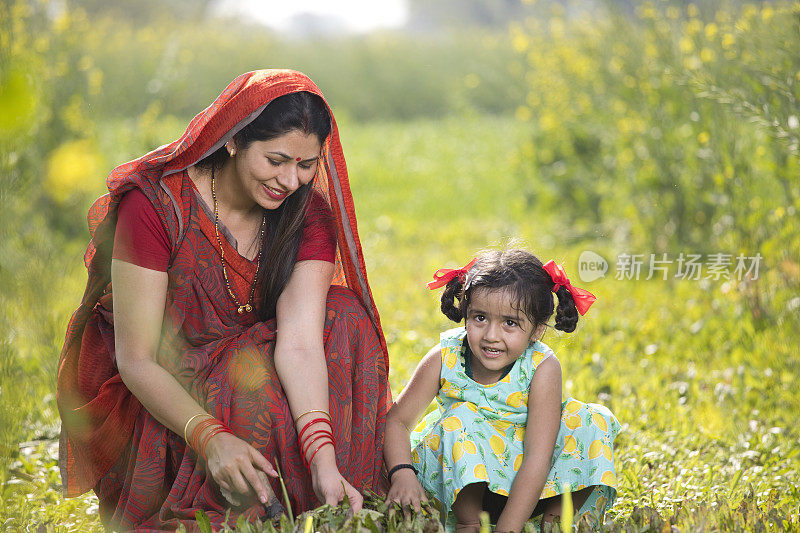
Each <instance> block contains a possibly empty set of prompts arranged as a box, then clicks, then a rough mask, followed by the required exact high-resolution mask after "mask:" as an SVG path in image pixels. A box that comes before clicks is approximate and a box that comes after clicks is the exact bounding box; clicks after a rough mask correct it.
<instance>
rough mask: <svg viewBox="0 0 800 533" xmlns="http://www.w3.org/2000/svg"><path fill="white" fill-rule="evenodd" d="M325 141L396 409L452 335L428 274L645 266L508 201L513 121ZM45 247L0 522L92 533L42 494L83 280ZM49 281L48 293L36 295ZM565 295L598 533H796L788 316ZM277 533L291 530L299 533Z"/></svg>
mask: <svg viewBox="0 0 800 533" xmlns="http://www.w3.org/2000/svg"><path fill="white" fill-rule="evenodd" d="M342 138H343V142H344V148H345V153H346V154H347V156H348V163H349V171H350V178H351V186H352V189H353V194H354V197H355V201H356V210H357V214H358V218H359V233H360V235H361V240H362V244H363V246H364V251H365V255H366V260H367V264H368V268H369V274H370V282H371V286H372V289H373V292H374V294H375V297H376V300H377V302H378V306H379V310H380V312H381V315H382V320H383V325H384V331H385V333H386V337H387V341H388V343H389V351H390V357H391V364H392V366H391V374H390V379H391V384H392V389H393V391H394V393H395V394H397V393H398V392H399V391H400V390H401V388H402V386H403V384H404V383H405V382H406V380H407V379H408V377H409V375H410V373H411V372H412V371H413V369H414V367H415V365H416V363H417V361H418V360H419V358H420V357H421V356H422V355H423V354H424V353H425V352H426V351H427V350H428V348H429V347H430V346H432V345H433V344H435V343H436V342H437V340H438V334H439V332H440V331H442V330H443V329H445V328H449V327H451V326H452V325H453V323H451V322H449V321H448V320H447V319H446V318H445V317H444V316H443V315H442V314H441V313H439V312H438V296H439V294H438V292H436V293H432V292H431V291H428V290H427V289H426V288H425V283H426V282H427V281H428V280H429V279H430V276H431V274H432V273H433V271H434V270H435V269H436V268H439V267H441V266H454V265H461V264H463V263H464V262H466V260H468V259H469V258H471V257H472V255H473V254H474V253H475V252H476V251H477V250H479V249H480V248H484V247H487V246H490V245H493V244H495V245H496V244H501V243H502V241H504V240H507V239H508V238H517V239H520V240H521V241H522V243H523V246H525V247H526V248H529V249H530V250H532V251H533V252H534V253H536V254H537V255H538V256H539V257H540V258H541V259H543V260H547V259H549V258H554V259H556V260H557V261H560V260H562V259H563V260H564V261H565V268H566V270H567V272H568V274H570V275H572V276H573V278H574V279H577V278H576V274H577V258H578V256H579V254H580V253H581V251H583V250H586V249H589V250H594V251H596V252H598V253H600V254H601V255H603V256H605V257H606V258H609V259H611V258H613V257H615V256H616V254H619V253H623V252H627V253H634V252H638V253H649V252H650V251H649V250H630V249H628V248H626V246H627V245H626V243H625V242H618V241H615V240H613V239H612V238H611V237H605V236H602V235H598V236H597V237H595V238H593V239H587V238H585V237H579V236H576V235H575V234H574V232H572V231H570V228H568V227H563V226H561V225H560V224H559V223H558V220H559V217H558V216H557V215H558V213H553V212H549V213H542V212H536V211H531V210H530V209H529V208H528V207H527V203H526V201H525V199H524V197H523V195H521V194H520V193H519V191H520V188H521V187H520V185H521V180H522V179H523V178H521V176H522V175H526V174H524V173H521V172H520V164H521V163H520V160H519V153H520V149H521V146H522V145H523V144H524V143H525V142H526V141H527V140H528V139H529V135H528V131H527V130H526V129H525V127H524V126H523V125H522V124H520V123H517V122H515V121H514V120H512V119H506V118H485V117H477V116H476V117H469V118H462V119H460V120H457V119H445V120H441V121H417V122H409V123H382V124H381V123H378V124H371V125H357V124H350V123H345V124H344V125H343V126H342ZM163 140H166V139H162V141H163ZM526 179H531V178H526ZM531 185H533V187H534V189H535V185H536V184H535V183H533V184H530V183H528V186H529V187H530V186H531ZM43 246H44V245H43ZM47 246H48V247H49V248H47V247H46V249H45V250H44V251H46V252H47V254H48V255H46V256H45V257H44V258H41V261H40V262H34V264H33V265H32V266H29V267H28V268H24V265H25V263H24V261H22V260H23V259H25V257H24V256H20V258H18V259H20V261H19V262H18V263H17V264H18V265H19V266H18V267H17V270H16V271H14V274H15V279H16V281H15V285H14V291H16V292H14V293H13V294H17V295H19V297H18V298H17V299H16V300H14V301H10V300H9V299H7V298H2V299H0V302H1V303H2V306H3V308H2V309H0V311H1V312H2V313H3V314H2V316H3V317H5V320H6V324H5V325H3V328H4V329H3V331H2V332H0V333H2V339H4V341H3V342H4V343H3V344H1V345H0V348H2V350H3V352H4V353H3V355H2V359H0V380H2V381H0V408H1V410H0V416H1V417H2V419H0V421H2V423H3V428H2V431H3V435H4V436H5V437H6V439H7V440H10V441H13V442H16V443H19V442H28V441H35V442H28V443H27V444H23V445H19V446H14V447H13V448H11V449H7V450H6V452H5V453H4V457H3V458H2V461H3V464H2V465H0V466H2V467H1V468H0V482H1V484H0V524H2V525H3V526H4V527H5V528H6V529H9V530H22V529H29V530H37V528H39V530H43V531H50V530H53V531H87V530H92V529H99V528H100V526H99V523H98V521H97V501H96V499H95V498H93V497H91V496H86V497H83V498H78V499H72V500H65V499H63V498H62V497H61V494H60V479H59V476H58V471H57V463H56V455H55V454H56V448H55V447H54V439H55V438H56V437H57V416H56V410H55V406H54V400H53V393H54V380H55V378H54V372H55V362H56V361H57V357H58V351H59V348H60V343H61V341H62V340H63V331H64V329H65V327H66V322H67V319H68V316H69V312H70V311H71V309H72V308H73V307H74V306H75V305H76V304H77V302H78V301H79V298H80V294H81V291H82V284H83V283H84V281H85V272H84V271H83V269H82V257H81V253H82V249H81V247H80V245H78V244H76V243H63V244H54V243H50V244H49V245H47ZM18 249H19V250H25V249H26V248H25V247H24V246H20V247H19V248H18ZM692 251H693V250H691V249H687V250H681V249H676V250H671V255H677V254H678V253H680V252H686V253H688V252H692ZM19 253H20V254H23V253H24V252H22V251H20V252H19ZM39 263H41V264H39ZM775 267H776V265H771V264H769V262H767V264H766V265H765V268H767V269H773V268H775ZM54 274H55V275H54ZM42 276H48V277H47V278H42ZM53 278H55V279H56V280H58V281H57V283H56V284H47V283H42V279H53ZM576 284H577V285H580V286H585V287H586V288H588V289H589V290H591V291H592V292H594V293H595V294H596V295H597V296H598V301H597V303H596V304H595V305H594V306H593V307H592V309H591V311H590V312H589V313H588V314H587V315H586V317H585V319H582V320H581V322H580V323H579V327H578V329H577V331H575V332H574V333H572V334H559V333H558V332H556V331H554V330H551V331H549V332H548V333H547V335H546V337H545V339H544V340H545V342H547V343H548V344H550V345H551V346H552V347H553V349H554V350H555V351H556V353H557V355H558V357H559V359H560V361H561V365H562V368H563V373H564V380H565V383H564V392H565V394H566V395H570V396H573V397H575V398H578V399H581V400H584V401H593V402H600V403H603V404H605V405H607V406H608V407H609V408H611V410H612V411H613V412H614V413H615V414H616V416H617V417H618V419H619V420H620V422H621V423H622V424H623V427H624V430H623V432H622V433H621V434H620V436H619V437H618V439H617V441H616V446H615V455H616V466H617V475H618V481H619V486H618V490H619V494H618V499H617V502H616V504H615V506H614V507H613V508H612V510H611V511H610V512H609V513H608V516H607V520H608V522H607V523H606V524H605V525H604V526H603V529H605V530H622V529H625V530H628V531H646V530H648V529H649V530H661V529H662V527H663V526H664V524H665V523H666V524H672V525H676V526H677V527H678V528H679V529H681V530H692V531H694V530H737V529H738V530H758V529H759V528H769V529H770V530H781V529H782V528H787V529H789V530H792V531H800V522H799V521H798V520H800V519H798V517H797V509H798V507H800V491H799V490H798V488H797V486H796V484H797V480H798V479H800V430H798V428H797V426H796V420H797V413H798V412H799V411H800V395H798V394H797V393H796V392H795V390H796V386H795V381H796V376H797V375H798V374H800V360H798V358H797V355H796V354H797V345H798V341H799V340H800V333H798V331H800V328H798V325H799V324H798V316H797V312H796V310H792V309H791V308H787V310H786V311H785V312H784V313H782V314H779V315H776V316H771V317H770V318H769V319H768V320H765V319H763V318H761V319H756V318H754V317H753V313H752V312H751V306H749V305H748V294H749V293H748V292H747V291H748V290H750V289H749V288H748V287H745V286H742V285H741V284H737V283H735V282H731V283H727V284H726V283H723V282H721V281H720V282H716V281H705V282H699V281H676V280H671V281H660V280H651V281H638V282H637V281H622V280H616V279H614V271H613V266H612V269H611V270H610V271H609V273H608V275H607V276H606V278H605V279H602V280H598V281H594V282H591V283H585V284H581V283H577V282H576ZM759 290H761V289H759ZM372 512H377V513H378V515H371V516H373V518H371V520H372V521H373V522H374V523H377V524H381V526H382V527H383V528H384V529H385V530H390V529H391V528H396V529H398V528H402V527H403V522H402V520H401V519H400V517H399V516H398V515H397V514H396V512H393V511H390V510H389V509H387V508H386V507H385V506H384V507H381V505H380V503H374V505H373V511H372ZM364 516H365V515H361V517H360V518H358V520H355V521H353V520H351V522H349V523H348V524H345V519H346V517H345V515H344V512H343V511H342V510H341V509H339V510H334V509H330V508H324V509H321V510H319V511H317V512H316V513H314V514H313V518H312V520H313V521H314V526H313V528H314V530H318V529H319V528H322V523H323V522H327V523H328V524H329V525H330V526H333V525H335V526H336V527H335V528H332V529H331V530H336V529H339V530H355V526H356V522H358V521H361V525H360V526H359V527H367V529H370V527H369V526H368V525H365V524H366V518H364ZM423 522H424V520H421V519H420V520H419V522H418V523H417V524H416V525H415V526H414V527H418V528H419V530H421V529H422V527H423ZM406 525H407V526H411V524H410V523H409V524H406ZM390 526H391V527H390ZM276 527H278V528H279V529H281V525H280V524H276ZM296 527H297V530H298V531H300V530H305V529H304V528H305V517H303V518H301V519H300V520H298V521H297V524H296ZM376 527H377V526H376ZM582 527H585V524H584V526H582ZM240 529H242V530H244V526H243V527H242V528H240ZM256 529H259V530H260V529H265V530H267V529H268V527H267V526H264V527H260V528H256ZM287 529H288V525H287V524H284V528H283V530H287ZM323 530H325V529H324V528H323Z"/></svg>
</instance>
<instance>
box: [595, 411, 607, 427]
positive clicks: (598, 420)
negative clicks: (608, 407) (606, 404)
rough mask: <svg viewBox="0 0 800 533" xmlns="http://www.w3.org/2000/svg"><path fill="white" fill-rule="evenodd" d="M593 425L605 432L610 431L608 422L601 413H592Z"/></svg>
mask: <svg viewBox="0 0 800 533" xmlns="http://www.w3.org/2000/svg"><path fill="white" fill-rule="evenodd" d="M592 423H593V424H594V425H595V426H597V427H599V428H600V429H602V430H603V431H608V422H606V419H605V418H604V417H603V415H601V414H600V413H592Z"/></svg>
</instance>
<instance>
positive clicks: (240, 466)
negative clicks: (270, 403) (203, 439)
mask: <svg viewBox="0 0 800 533" xmlns="http://www.w3.org/2000/svg"><path fill="white" fill-rule="evenodd" d="M206 458H207V460H206V462H207V464H208V471H209V473H211V477H212V478H213V479H214V481H216V482H217V484H218V485H219V486H220V487H222V488H223V489H225V490H226V491H228V492H232V493H238V494H242V495H247V494H252V492H251V491H254V492H255V494H256V495H257V496H258V499H259V501H260V502H261V503H262V504H264V505H271V503H272V502H273V501H277V498H276V497H275V493H274V492H272V488H271V487H270V486H269V484H268V483H264V482H263V481H262V480H261V478H260V477H259V475H258V472H257V471H258V470H260V471H261V472H264V473H265V474H267V475H268V476H271V477H278V472H276V471H275V469H274V468H273V467H272V465H271V464H270V462H269V461H267V459H266V458H265V457H264V456H263V455H261V453H259V452H258V450H256V449H255V448H253V447H252V446H250V445H249V444H248V443H246V442H245V441H243V440H241V439H240V438H238V437H236V436H234V435H231V434H230V433H220V434H218V435H215V436H213V437H211V440H210V441H209V442H208V444H207V445H206Z"/></svg>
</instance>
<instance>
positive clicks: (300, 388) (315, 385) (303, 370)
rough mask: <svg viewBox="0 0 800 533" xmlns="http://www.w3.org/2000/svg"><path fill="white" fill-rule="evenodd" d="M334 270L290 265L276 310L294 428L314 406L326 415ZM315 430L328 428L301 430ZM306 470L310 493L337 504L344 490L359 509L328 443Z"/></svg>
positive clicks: (312, 263) (324, 265) (278, 363)
mask: <svg viewBox="0 0 800 533" xmlns="http://www.w3.org/2000/svg"><path fill="white" fill-rule="evenodd" d="M333 268H334V267H333V264H332V263H329V262H327V261H317V260H309V261H300V262H298V263H297V264H295V267H294V270H293V271H292V274H291V276H290V277H289V281H288V283H287V284H286V287H285V288H284V289H283V292H282V293H281V295H280V297H279V298H278V303H277V306H276V309H275V312H276V319H277V325H278V336H277V340H276V342H275V369H276V371H277V372H278V377H279V379H280V381H281V385H282V386H283V390H284V391H285V392H286V399H287V400H288V401H289V408H290V409H291V411H292V416H293V417H294V420H295V424H296V427H297V430H298V431H300V430H301V429H302V428H303V427H304V426H305V425H306V424H307V423H308V422H310V421H311V420H313V419H315V418H319V415H320V413H318V412H313V413H309V414H305V415H304V413H308V412H309V411H316V410H322V411H325V412H328V413H330V409H329V406H328V397H329V394H330V393H329V390H328V364H327V361H326V359H325V348H324V343H323V329H324V327H325V310H326V302H327V298H328V290H329V289H330V286H331V280H333ZM332 423H333V424H335V423H336V421H333V422H332ZM316 429H328V427H327V424H324V423H316V424H314V425H312V426H311V427H310V428H309V429H308V430H307V431H306V433H305V434H306V435H310V434H311V432H313V431H314V430H316ZM330 429H333V428H330ZM317 442H318V443H319V442H321V441H317ZM316 449H318V448H317V444H311V445H310V450H308V452H307V456H310V455H311V454H313V453H314V450H316ZM310 469H311V479H312V483H313V486H314V492H315V493H316V495H317V498H319V500H320V501H321V502H322V503H327V504H332V505H336V504H337V503H339V502H340V501H342V499H343V498H344V496H345V494H347V497H348V498H349V500H350V504H351V506H352V507H353V510H354V511H359V510H360V509H361V506H362V504H363V502H364V498H363V496H362V495H361V494H360V493H359V492H358V490H356V489H355V488H354V487H353V486H352V485H350V483H348V482H347V481H346V480H345V479H344V477H342V474H341V473H340V472H339V468H338V466H337V465H336V454H335V451H334V447H333V446H323V447H321V448H319V453H316V455H314V459H313V461H312V462H311V465H310Z"/></svg>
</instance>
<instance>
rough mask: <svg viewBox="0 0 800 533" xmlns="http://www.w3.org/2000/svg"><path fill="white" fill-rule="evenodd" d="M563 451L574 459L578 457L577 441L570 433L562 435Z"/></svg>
mask: <svg viewBox="0 0 800 533" xmlns="http://www.w3.org/2000/svg"><path fill="white" fill-rule="evenodd" d="M563 452H564V453H566V454H567V455H571V456H572V457H574V458H575V459H578V458H579V456H580V452H579V451H578V441H576V440H575V437H573V436H572V435H565V436H564V450H563Z"/></svg>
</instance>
